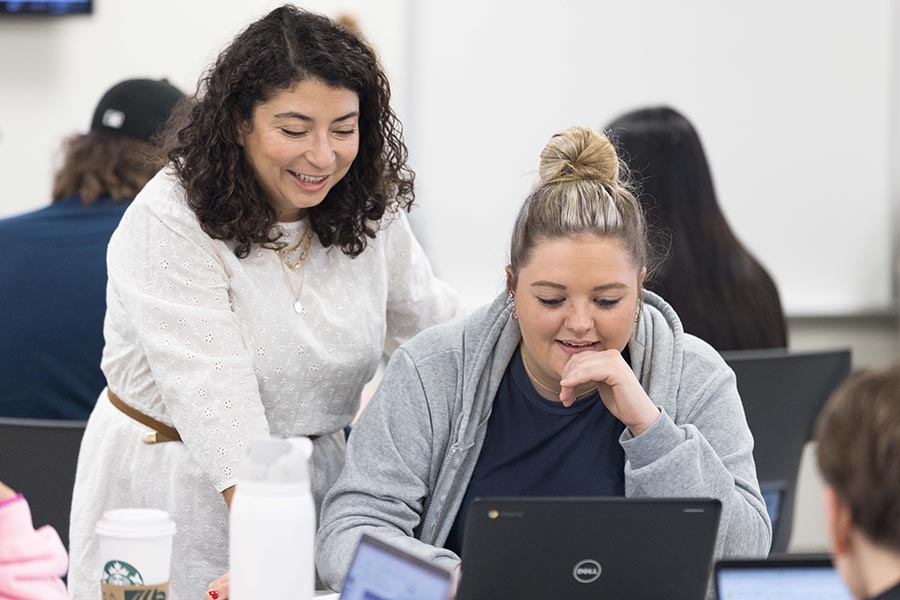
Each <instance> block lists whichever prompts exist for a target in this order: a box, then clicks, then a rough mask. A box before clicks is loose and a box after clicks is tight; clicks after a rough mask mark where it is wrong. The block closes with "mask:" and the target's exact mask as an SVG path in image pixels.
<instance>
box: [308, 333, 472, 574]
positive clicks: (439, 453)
mask: <svg viewBox="0 0 900 600" xmlns="http://www.w3.org/2000/svg"><path fill="white" fill-rule="evenodd" d="M454 385H455V383H454ZM442 410H443V411H444V412H442ZM448 431H449V417H448V416H447V414H446V408H442V407H431V406H429V405H428V402H427V398H426V395H425V392H424V389H423V387H422V382H421V380H420V379H419V374H418V371H417V369H416V366H415V364H413V362H412V360H411V358H410V356H409V355H408V354H407V353H406V352H405V351H404V350H402V349H400V350H398V351H397V352H395V353H394V355H393V357H392V358H391V360H390V362H389V363H388V366H387V369H386V371H385V374H384V379H383V380H382V383H381V386H380V387H379V388H378V392H377V393H376V394H375V397H374V398H373V399H372V401H371V402H370V404H369V406H368V407H367V408H366V410H365V411H364V412H363V415H362V417H361V418H360V420H359V422H358V423H357V425H356V427H355V428H354V429H353V433H352V434H351V435H350V439H349V442H348V445H347V462H346V464H345V466H344V470H343V472H342V473H341V476H340V477H339V478H338V480H337V482H336V483H335V485H334V487H332V488H331V491H330V492H329V493H328V495H327V496H326V497H325V501H324V503H323V506H322V517H321V520H320V525H319V531H318V534H317V536H316V542H317V547H316V548H317V550H316V563H317V566H318V572H319V576H320V577H321V578H322V581H324V582H325V584H326V585H328V586H329V587H331V588H332V589H338V588H339V587H340V586H341V584H342V583H343V580H344V576H345V575H346V572H347V568H348V567H349V564H350V560H351V558H352V556H353V553H354V551H355V550H356V545H357V544H358V542H359V538H360V537H361V536H362V534H363V533H368V534H370V535H374V536H376V537H379V538H381V539H384V540H387V541H389V542H390V543H391V544H393V545H395V546H398V547H400V548H403V549H404V550H406V551H408V552H411V553H413V554H415V555H417V556H419V557H421V558H423V559H425V560H429V561H431V562H435V563H437V564H440V565H441V566H443V567H444V568H446V569H447V570H453V569H454V568H455V567H456V566H457V565H458V564H459V557H457V556H456V555H455V554H453V553H452V552H450V551H448V550H445V549H443V548H436V547H434V546H430V545H428V544H424V543H422V542H421V541H419V540H418V539H416V538H415V536H416V534H417V531H418V528H419V527H420V526H421V524H422V520H423V512H424V511H425V508H426V505H427V503H428V500H429V498H430V495H431V488H430V486H431V485H432V482H433V481H434V479H436V477H437V473H436V470H438V469H439V468H440V464H441V462H442V461H443V455H444V452H445V448H444V447H443V446H444V444H441V443H440V442H436V440H446V439H447V435H448Z"/></svg>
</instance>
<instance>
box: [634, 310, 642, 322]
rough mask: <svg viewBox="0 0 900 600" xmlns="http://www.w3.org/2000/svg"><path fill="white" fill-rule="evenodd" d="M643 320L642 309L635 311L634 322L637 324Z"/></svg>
mask: <svg viewBox="0 0 900 600" xmlns="http://www.w3.org/2000/svg"><path fill="white" fill-rule="evenodd" d="M640 319H641V309H637V310H636V311H634V322H635V323H637V322H638V321H639V320H640Z"/></svg>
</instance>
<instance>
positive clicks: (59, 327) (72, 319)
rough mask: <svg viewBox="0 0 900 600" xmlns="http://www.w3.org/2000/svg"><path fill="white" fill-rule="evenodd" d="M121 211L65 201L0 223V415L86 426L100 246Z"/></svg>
mask: <svg viewBox="0 0 900 600" xmlns="http://www.w3.org/2000/svg"><path fill="white" fill-rule="evenodd" d="M127 206H128V205H127V203H114V202H112V200H111V199H109V198H100V199H98V200H97V202H95V203H94V204H92V205H90V206H85V205H83V204H82V203H81V199H80V198H78V197H69V198H64V199H61V200H59V201H57V202H54V203H53V204H51V205H50V206H48V207H46V208H43V209H41V210H37V211H34V212H30V213H27V214H24V215H20V216H17V217H12V218H9V219H3V220H0V248H2V251H0V416H3V417H20V418H41V419H87V417H88V415H89V414H90V412H91V409H92V408H93V406H94V403H95V402H96V401H97V396H98V395H99V394H100V391H101V390H102V389H103V387H104V386H105V385H106V381H105V379H104V377H103V373H102V372H101V371H100V355H101V353H102V351H103V317H104V314H105V313H106V247H107V245H108V244H109V238H110V236H111V235H112V232H113V230H115V228H116V227H117V226H118V224H119V220H120V219H121V218H122V215H123V214H124V212H125V209H126V208H127Z"/></svg>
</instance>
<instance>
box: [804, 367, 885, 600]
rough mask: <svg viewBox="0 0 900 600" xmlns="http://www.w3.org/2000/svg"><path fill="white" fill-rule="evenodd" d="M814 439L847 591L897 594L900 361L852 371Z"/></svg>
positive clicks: (877, 599)
mask: <svg viewBox="0 0 900 600" xmlns="http://www.w3.org/2000/svg"><path fill="white" fill-rule="evenodd" d="M816 441H817V442H818V459H819V469H820V471H821V472H822V477H823V479H824V480H825V508H826V511H825V512H826V515H827V520H828V529H829V533H830V537H831V554H832V557H833V560H834V564H835V566H836V567H837V569H838V571H840V573H841V575H842V576H843V578H844V581H846V582H847V585H848V587H849V588H850V591H851V593H852V594H853V596H854V597H855V598H859V599H862V598H870V599H871V600H900V364H898V365H894V366H893V367H891V368H890V369H885V370H883V371H861V372H858V373H855V374H854V375H852V376H851V377H850V379H848V380H847V382H845V383H844V385H843V386H841V387H840V388H839V389H838V390H837V391H836V392H835V393H834V395H833V396H832V397H831V399H830V400H829V401H828V404H826V405H825V408H824V409H823V410H822V414H821V415H820V416H819V422H818V426H817V429H816Z"/></svg>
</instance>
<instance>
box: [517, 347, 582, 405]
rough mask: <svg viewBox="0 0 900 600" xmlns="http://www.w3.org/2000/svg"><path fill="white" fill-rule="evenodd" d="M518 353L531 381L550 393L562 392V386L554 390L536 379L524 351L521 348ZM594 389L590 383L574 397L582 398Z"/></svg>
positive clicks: (555, 394)
mask: <svg viewBox="0 0 900 600" xmlns="http://www.w3.org/2000/svg"><path fill="white" fill-rule="evenodd" d="M519 354H521V355H522V366H523V367H525V372H526V373H528V377H529V378H530V379H531V381H532V382H533V383H536V384H537V385H538V387H540V388H541V389H543V390H544V391H545V392H550V393H551V394H553V395H554V396H559V394H560V392H562V388H560V389H558V390H554V389H553V388H551V387H549V386H547V385H545V384H544V382H543V381H541V380H540V379H538V378H537V377H536V376H535V375H534V373H532V372H531V369H529V368H528V361H527V360H526V358H525V352H524V351H523V350H522V349H521V348H520V349H519ZM596 389H597V388H596V387H595V386H594V385H593V384H591V387H590V389H587V390H585V391H583V392H581V393H580V394H575V399H576V400H581V399H582V398H584V397H586V396H588V395H590V394H591V393H592V392H594V390H596Z"/></svg>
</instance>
